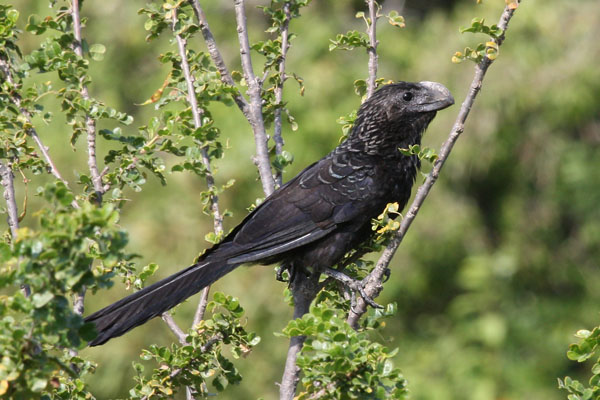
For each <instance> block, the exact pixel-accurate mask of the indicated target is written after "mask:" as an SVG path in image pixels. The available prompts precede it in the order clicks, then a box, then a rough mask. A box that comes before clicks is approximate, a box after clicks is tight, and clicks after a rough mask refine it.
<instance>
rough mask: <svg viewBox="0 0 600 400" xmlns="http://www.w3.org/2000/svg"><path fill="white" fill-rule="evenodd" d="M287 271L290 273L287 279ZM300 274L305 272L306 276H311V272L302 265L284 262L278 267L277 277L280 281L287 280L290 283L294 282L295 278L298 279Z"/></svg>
mask: <svg viewBox="0 0 600 400" xmlns="http://www.w3.org/2000/svg"><path fill="white" fill-rule="evenodd" d="M286 272H287V275H288V276H287V279H286V277H285V276H284V274H285V273H286ZM298 274H304V275H305V276H309V275H310V272H309V271H308V270H307V269H306V268H304V267H303V266H301V265H300V266H299V265H297V264H293V263H284V264H281V265H280V266H279V268H278V269H277V274H276V275H275V279H277V280H278V281H279V282H287V283H288V284H291V283H292V282H294V279H296V276H297V275H298Z"/></svg>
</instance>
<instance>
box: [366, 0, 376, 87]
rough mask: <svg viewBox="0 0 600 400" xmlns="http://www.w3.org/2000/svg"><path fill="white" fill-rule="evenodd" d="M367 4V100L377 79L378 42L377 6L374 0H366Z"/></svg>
mask: <svg viewBox="0 0 600 400" xmlns="http://www.w3.org/2000/svg"><path fill="white" fill-rule="evenodd" d="M367 4H368V5H369V20H370V21H371V23H370V24H368V28H367V33H368V35H369V47H368V48H367V53H369V78H368V79H367V98H369V97H371V95H372V94H373V92H374V91H375V80H376V79H377V59H378V57H377V45H378V44H379V41H378V40H377V18H378V16H377V11H378V8H379V6H378V4H377V3H376V2H375V0H367Z"/></svg>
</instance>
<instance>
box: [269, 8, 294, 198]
mask: <svg viewBox="0 0 600 400" xmlns="http://www.w3.org/2000/svg"><path fill="white" fill-rule="evenodd" d="M283 13H284V14H285V20H284V21H283V25H282V26H281V56H280V58H279V82H278V83H277V86H276V87H275V104H276V105H277V108H276V109H275V116H274V121H273V122H274V125H275V128H274V131H273V140H274V141H275V154H276V155H278V156H279V155H281V153H282V152H283V145H284V141H283V137H282V136H281V125H282V121H281V103H282V101H283V84H284V83H285V81H286V79H287V76H286V74H285V59H286V56H287V51H288V48H289V47H290V46H289V26H290V20H291V19H292V16H291V14H290V3H289V1H286V2H285V3H284V4H283ZM282 172H283V171H277V174H276V175H275V181H276V183H277V186H281V185H282V184H283V173H282Z"/></svg>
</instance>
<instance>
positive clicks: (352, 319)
mask: <svg viewBox="0 0 600 400" xmlns="http://www.w3.org/2000/svg"><path fill="white" fill-rule="evenodd" d="M518 3H520V0H517V4H518ZM514 11H515V8H514V7H511V6H510V5H508V6H506V7H505V8H504V12H503V13H502V16H501V17H500V22H499V23H498V27H499V28H500V29H502V31H503V33H502V35H501V36H500V37H499V38H498V39H494V41H495V42H496V44H497V45H498V46H500V45H501V44H502V43H503V42H504V37H505V36H504V32H506V28H507V27H508V22H509V21H510V19H511V18H512V16H513V14H514ZM493 61H494V60H491V59H489V58H487V57H484V58H483V60H482V61H481V62H480V63H479V64H477V65H476V67H475V76H474V77H473V81H472V82H471V86H470V88H469V93H468V94H467V97H466V98H465V100H464V101H463V103H462V106H461V108H460V111H459V113H458V116H457V117H456V122H455V123H454V125H453V127H452V130H451V131H450V135H449V136H448V138H447V139H446V141H445V142H444V144H443V145H442V148H441V149H440V154H439V158H438V159H437V160H436V162H435V163H434V165H433V170H432V171H431V173H430V174H429V175H428V176H427V179H426V180H425V183H423V185H421V186H420V187H419V189H418V190H417V194H416V196H415V199H414V200H413V202H412V204H411V206H410V208H409V209H408V212H407V213H406V214H405V215H404V218H403V219H402V223H401V224H400V229H399V230H398V232H396V234H395V235H394V237H393V238H392V240H391V241H390V243H389V244H388V246H387V247H386V248H385V250H384V251H383V253H382V255H381V257H380V258H379V260H378V261H377V265H376V266H375V268H374V269H373V271H371V273H370V274H369V275H367V276H366V277H365V279H364V280H363V283H364V288H365V292H366V293H367V295H369V296H370V297H371V298H375V297H377V296H378V295H379V293H380V292H381V289H382V282H383V279H384V276H385V271H386V270H387V268H388V265H389V263H390V261H391V260H392V257H393V256H394V253H395V252H396V250H397V249H398V246H399V245H400V243H401V242H402V239H404V236H405V235H406V232H407V231H408V228H410V225H411V224H412V222H413V221H414V219H415V217H416V216H417V213H418V212H419V210H420V209H421V206H422V205H423V202H424V201H425V198H427V196H428V194H429V192H430V190H431V188H432V187H433V185H434V184H435V182H436V181H437V179H438V177H439V175H440V171H441V170H442V167H443V166H444V163H445V162H446V160H447V159H448V156H449V155H450V152H451V151H452V148H453V147H454V144H455V143H456V141H457V140H458V138H459V136H460V135H461V134H462V133H463V131H464V126H465V121H466V120H467V117H468V115H469V112H470V111H471V108H472V107H473V103H474V101H475V98H476V97H477V94H478V93H479V91H480V90H481V85H482V82H483V78H484V76H485V73H486V72H487V70H488V68H489V67H490V65H491V64H492V63H493ZM366 311H367V304H366V303H365V301H364V300H363V299H362V298H358V299H357V302H356V306H355V307H354V308H353V309H351V310H350V312H349V315H348V319H347V322H348V324H350V326H352V327H354V328H356V327H357V326H358V321H359V319H360V317H361V316H362V315H363V314H364V313H365V312H366Z"/></svg>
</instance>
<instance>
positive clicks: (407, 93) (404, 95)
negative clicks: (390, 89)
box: [402, 92, 413, 101]
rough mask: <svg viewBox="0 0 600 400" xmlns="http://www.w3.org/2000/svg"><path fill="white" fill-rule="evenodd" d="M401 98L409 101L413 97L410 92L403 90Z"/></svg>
mask: <svg viewBox="0 0 600 400" xmlns="http://www.w3.org/2000/svg"><path fill="white" fill-rule="evenodd" d="M402 98H403V99H404V101H411V100H412V98H413V94H412V93H411V92H405V93H404V94H403V95H402Z"/></svg>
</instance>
